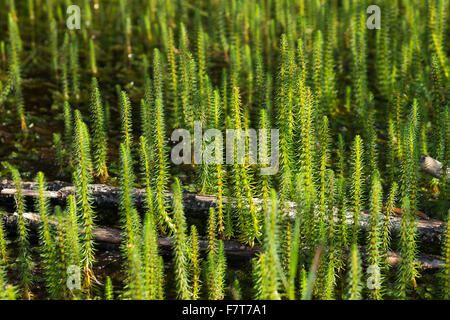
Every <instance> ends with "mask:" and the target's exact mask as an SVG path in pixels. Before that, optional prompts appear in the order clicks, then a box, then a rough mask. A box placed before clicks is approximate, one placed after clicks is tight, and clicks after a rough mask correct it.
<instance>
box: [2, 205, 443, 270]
mask: <svg viewBox="0 0 450 320" xmlns="http://www.w3.org/2000/svg"><path fill="white" fill-rule="evenodd" d="M0 218H3V220H4V224H5V226H6V228H7V229H15V228H16V226H17V219H18V214H17V213H3V214H1V215H0ZM24 218H25V219H26V220H27V222H28V227H29V230H31V231H32V232H34V233H37V231H38V228H39V225H40V224H41V217H40V216H39V215H37V214H34V213H29V212H26V213H24ZM49 224H50V225H52V226H57V224H58V223H57V222H56V221H53V220H50V219H49ZM93 232H94V236H95V241H96V242H97V244H99V245H100V246H99V247H100V248H108V249H118V248H119V246H120V244H121V242H122V239H123V238H122V231H121V230H120V229H117V228H104V227H103V228H101V227H97V228H95V229H94V231H93ZM105 244H106V245H107V246H105ZM158 244H159V247H160V249H162V250H167V251H168V250H172V248H173V245H174V243H173V239H172V238H170V237H160V238H158ZM108 245H109V246H108ZM199 248H200V251H203V252H206V251H207V250H208V241H207V240H203V239H199ZM224 249H225V253H226V255H227V256H228V257H230V258H242V259H250V258H252V257H253V256H254V255H255V254H256V253H257V252H259V251H260V250H261V246H260V245H255V246H253V247H250V246H247V245H244V244H241V243H239V242H237V241H231V240H226V241H224ZM360 250H361V252H362V256H363V257H364V256H365V250H364V249H363V248H361V249H360ZM347 254H348V253H347ZM418 259H419V261H420V263H421V267H422V268H423V269H428V270H432V269H440V268H442V266H443V261H442V260H441V259H440V258H439V257H437V256H434V255H428V254H420V255H419V257H418ZM400 261H401V257H400V255H399V254H397V253H395V252H392V251H390V252H388V263H389V264H390V265H392V266H396V265H398V264H399V263H400Z"/></svg>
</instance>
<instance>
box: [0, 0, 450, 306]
mask: <svg viewBox="0 0 450 320" xmlns="http://www.w3.org/2000/svg"><path fill="white" fill-rule="evenodd" d="M72 4H76V5H78V6H79V7H80V9H81V17H80V23H81V25H80V29H73V30H70V29H69V28H68V25H67V24H66V22H68V20H71V21H72V22H73V21H74V20H73V19H72V18H73V13H72V16H71V15H70V14H68V13H67V7H68V6H69V5H72ZM372 4H376V5H378V6H379V7H380V9H381V21H380V27H381V28H380V29H370V28H368V27H367V25H366V21H367V19H368V18H369V16H370V14H369V13H367V7H368V6H369V5H372ZM0 6H1V8H2V10H0V30H1V32H0V120H1V121H0V122H1V124H0V139H1V142H2V147H1V149H0V155H1V159H2V160H3V161H7V162H4V163H2V167H1V168H0V175H1V176H2V177H3V176H5V177H7V178H8V179H10V180H13V184H12V186H11V187H14V188H15V189H16V193H15V201H16V206H15V207H14V208H12V210H13V211H14V212H15V213H16V218H17V229H16V230H14V231H15V233H14V235H13V236H10V235H8V236H7V234H6V233H7V232H6V229H7V228H6V227H5V226H4V225H3V219H1V218H0V299H14V298H24V299H31V298H33V293H34V291H35V285H34V282H33V281H34V280H36V278H38V276H37V275H36V272H37V269H38V268H36V264H38V265H39V267H40V269H41V271H40V272H41V276H42V277H43V279H44V280H45V289H43V290H44V291H45V292H44V293H40V295H39V298H49V299H96V298H99V299H107V300H110V299H115V298H120V299H164V298H180V299H225V298H255V299H327V300H330V299H417V298H423V297H427V298H430V297H431V298H445V299H449V297H450V244H449V241H450V240H449V239H450V231H449V230H450V229H449V227H448V221H449V219H450V218H449V212H450V211H449V206H450V201H449V183H448V181H446V177H445V174H444V175H443V177H442V178H440V179H438V178H432V177H430V176H428V175H426V174H424V173H423V172H422V171H420V170H419V169H420V159H421V156H423V155H429V156H431V157H433V158H435V159H437V160H439V161H440V162H441V163H442V165H443V172H447V168H448V166H449V165H450V164H449V157H450V140H449V138H450V121H449V117H450V114H449V101H450V96H449V87H450V78H449V52H450V51H449V50H450V47H449V46H448V43H449V40H450V39H449V34H450V32H449V30H448V28H449V25H448V21H449V19H450V10H449V1H448V0H426V1H423V0H395V1H392V0H377V1H373V3H372V2H369V1H366V0H342V1H338V0H318V1H315V0H188V1H186V0H133V1H127V0H118V1H106V0H103V1H102V0H91V1H81V0H75V1H68V0H46V1H44V0H28V1H14V0H0ZM197 125H201V127H202V129H200V130H202V132H200V134H203V135H204V134H205V132H206V130H208V129H217V130H218V131H220V132H222V134H223V141H220V140H219V139H218V138H217V136H214V141H213V139H212V138H211V139H210V140H208V139H207V138H206V135H205V136H203V135H201V136H200V137H198V133H196V126H197ZM252 128H253V129H255V130H257V129H268V131H266V132H268V133H267V136H266V137H267V138H268V139H267V141H266V142H265V141H264V139H263V138H262V136H260V134H261V131H257V136H258V138H257V140H258V148H257V149H256V150H251V146H252V143H251V142H252V138H251V134H247V135H243V134H242V132H244V131H236V132H237V133H236V139H237V140H238V141H239V140H240V139H242V141H243V145H244V149H245V151H248V152H246V153H245V155H244V156H243V159H241V158H240V155H239V150H238V146H236V145H234V146H233V148H231V152H227V153H226V152H225V151H226V148H225V147H224V146H222V143H221V142H223V143H224V144H225V140H226V136H225V130H226V129H235V130H239V129H242V130H249V129H252ZM175 129H185V131H186V132H189V133H190V134H191V139H190V140H189V141H183V142H185V143H186V144H187V146H188V148H190V147H191V146H192V147H193V148H192V153H191V154H189V155H188V159H189V161H188V163H185V164H182V165H179V164H175V163H174V162H173V161H171V159H172V158H171V157H172V153H171V149H172V147H173V145H174V144H175V142H174V141H171V139H170V138H171V135H172V132H174V130H175ZM269 129H278V130H279V131H278V132H279V144H278V146H277V147H278V151H279V170H278V172H277V173H276V174H275V175H261V174H260V173H261V170H262V169H268V168H269V167H270V163H267V162H264V161H261V159H269V158H270V156H271V155H272V153H273V152H274V149H273V148H272V147H273V146H274V145H273V143H274V142H273V141H274V140H272V139H271V138H273V134H274V133H273V132H272V131H270V130H269ZM247 132H250V130H249V131H247ZM182 139H185V138H182ZM202 142H203V143H202ZM227 147H228V145H227ZM211 148H212V149H214V153H213V157H212V160H213V161H212V162H207V161H206V160H205V157H203V155H205V154H206V152H207V150H209V151H210V150H211ZM49 150H51V151H50V152H49ZM199 150H200V151H199ZM252 152H253V154H252ZM253 156H256V159H258V161H256V163H255V161H252V159H254V158H253ZM210 160H211V159H210ZM230 160H232V161H231V162H230ZM240 160H244V161H240ZM272 164H273V163H272ZM41 171H42V172H41ZM19 172H20V173H19ZM44 173H45V176H46V177H47V178H45V177H44ZM35 176H36V177H35ZM24 177H26V178H27V180H31V179H35V181H36V183H35V184H34V185H35V186H36V188H35V189H36V190H35V191H36V202H35V206H34V208H30V207H26V201H25V198H24V197H25V195H24V194H23V192H22V189H23V183H22V179H24ZM46 180H48V181H51V180H63V181H66V182H70V183H72V184H73V185H74V187H75V188H74V189H75V194H73V195H72V194H71V195H70V196H69V197H68V198H67V200H66V204H65V205H64V206H63V207H62V208H60V207H58V206H56V207H55V206H54V205H53V203H51V202H50V200H49V199H48V197H47V194H48V193H47V186H46V184H47V183H46ZM95 183H97V184H98V183H102V184H107V185H110V186H115V187H118V188H119V190H120V191H119V194H118V199H119V205H118V208H117V209H111V210H110V209H109V208H108V210H105V209H103V208H99V207H97V206H96V204H95V203H96V199H94V198H93V189H92V186H91V185H92V184H95ZM138 188H139V189H140V191H137V189H138ZM185 191H189V192H193V193H197V194H199V195H212V196H215V201H214V203H213V205H212V207H210V208H206V210H204V211H205V213H204V214H203V215H202V216H201V217H202V218H201V219H199V218H198V216H196V217H194V218H192V217H191V215H190V211H189V210H190V208H189V206H187V205H186V203H185V202H184V192H185ZM136 193H139V194H140V195H143V198H142V199H143V201H142V202H143V205H142V206H138V204H137V202H136V196H135V195H136ZM60 205H61V204H60ZM27 209H28V210H29V211H30V212H35V213H37V214H38V217H39V218H38V219H39V223H40V224H39V229H38V237H37V238H38V239H37V240H36V241H37V245H38V246H39V250H38V255H32V254H31V253H32V248H33V245H34V243H30V237H29V233H30V230H29V228H28V222H27V221H28V220H27V219H28V218H27V214H29V213H28V212H27V211H26V210H27ZM204 209H205V208H204ZM2 211H4V210H3V208H2ZM206 211H207V212H206ZM418 211H421V212H426V213H427V214H429V215H430V216H431V218H435V219H439V220H441V221H446V222H447V227H446V231H445V232H446V238H445V241H444V242H443V243H442V248H440V251H439V252H427V250H428V248H427V247H426V245H423V244H420V243H419V242H418V232H417V223H416V220H417V219H418V215H417V214H416V213H417V212H418ZM399 215H400V216H399ZM2 216H3V213H2V214H1V215H0V217H2ZM394 219H395V220H396V221H397V222H398V225H399V229H400V231H399V232H398V233H397V234H395V235H394V234H393V232H391V231H392V230H391V227H392V221H393V220H394ZM200 220H201V221H200ZM100 225H107V226H108V227H111V226H114V227H120V228H121V236H122V242H121V245H120V270H119V271H118V272H114V273H112V272H111V273H110V272H109V271H108V270H102V268H101V267H100V268H98V267H99V266H100V264H101V263H102V262H101V261H102V258H101V254H102V250H103V249H102V247H101V246H99V245H98V243H97V241H96V236H97V234H96V228H97V227H99V226H100ZM161 241H163V242H164V241H166V242H167V241H168V242H169V243H170V247H171V251H170V254H163V252H162V250H161V245H160V244H161ZM230 241H238V242H240V244H241V245H246V246H247V247H252V248H256V249H257V251H258V252H257V254H256V256H254V257H252V260H251V262H249V263H247V265H246V268H248V269H251V272H248V270H245V271H243V270H238V271H236V269H239V268H240V267H242V266H241V265H239V267H238V268H237V267H236V265H233V263H232V261H231V259H228V252H227V250H228V248H229V246H230V245H233V244H235V242H230ZM11 243H14V246H13V245H12V244H11ZM13 251H17V254H16V253H14V257H16V256H17V258H16V262H13V258H12V254H13ZM393 251H395V252H397V253H398V255H399V259H398V263H397V265H396V266H395V267H393V266H391V264H392V263H390V261H391V260H390V259H389V257H390V255H391V254H392V253H393ZM428 253H433V254H435V255H440V257H439V258H440V259H441V260H442V268H441V270H440V272H436V273H427V272H428V271H427V270H425V269H424V268H423V266H422V265H421V263H420V254H428ZM118 259H119V258H118ZM73 268H75V269H73ZM241 269H242V268H241ZM71 270H72V271H73V270H78V271H80V278H81V286H80V287H79V288H76V289H73V288H71V287H68V286H67V284H66V280H67V279H70V277H71V276H72V271H71ZM7 271H10V272H9V273H14V272H17V274H18V275H19V276H18V277H17V279H19V280H18V281H17V283H14V286H12V283H13V282H11V281H10V280H11V279H10V274H9V273H8V272H7ZM242 272H244V273H247V274H246V277H241V278H240V277H238V276H237V275H238V274H240V273H242ZM421 275H426V276H429V279H433V281H434V282H436V283H437V284H436V283H434V282H433V284H432V288H431V289H430V288H429V287H428V286H427V285H428V284H427V283H424V282H421V280H420V279H421V278H420V277H421ZM436 279H437V280H436ZM373 281H374V282H373ZM369 283H370V284H372V285H370V284H369Z"/></svg>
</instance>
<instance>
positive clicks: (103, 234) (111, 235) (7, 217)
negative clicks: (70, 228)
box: [0, 212, 260, 257]
mask: <svg viewBox="0 0 450 320" xmlns="http://www.w3.org/2000/svg"><path fill="white" fill-rule="evenodd" d="M23 216H24V218H25V219H26V220H27V223H28V228H29V230H30V231H31V232H32V233H33V234H34V235H36V234H37V232H38V230H39V226H40V225H41V224H42V220H41V217H40V216H39V215H38V214H35V213H30V212H25V213H24V214H23ZM18 217H19V215H18V213H3V214H0V218H1V219H3V222H4V225H5V227H6V228H7V230H10V231H12V232H15V230H16V226H17V220H18ZM49 224H50V225H51V226H53V227H56V226H57V225H58V222H56V221H54V220H51V219H49ZM93 233H94V237H95V241H96V243H97V244H98V245H99V247H100V248H106V249H119V248H120V244H121V243H122V238H123V237H122V230H120V229H117V228H110V227H97V228H94V230H93ZM198 243H199V248H200V250H201V251H207V250H208V245H209V243H208V241H207V240H202V239H199V241H198ZM158 244H159V247H160V248H161V249H162V250H171V249H172V247H173V239H172V238H170V237H160V238H158ZM224 249H225V251H226V253H227V255H231V256H235V257H240V256H241V257H252V256H253V255H254V254H255V253H256V252H258V251H259V250H260V246H259V245H255V246H254V247H250V246H246V245H244V244H241V243H239V242H238V241H233V240H227V241H224Z"/></svg>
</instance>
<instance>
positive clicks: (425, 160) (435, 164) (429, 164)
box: [420, 156, 450, 180]
mask: <svg viewBox="0 0 450 320" xmlns="http://www.w3.org/2000/svg"><path fill="white" fill-rule="evenodd" d="M442 167H443V165H442V163H441V162H439V161H438V160H436V159H433V158H432V157H430V156H422V158H421V159H420V168H421V169H422V171H424V172H426V173H428V174H430V175H432V176H433V177H435V178H438V179H442ZM449 179H450V168H447V173H446V175H445V180H449Z"/></svg>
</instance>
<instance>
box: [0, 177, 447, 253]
mask: <svg viewBox="0 0 450 320" xmlns="http://www.w3.org/2000/svg"><path fill="white" fill-rule="evenodd" d="M22 188H23V190H22V193H23V195H24V196H26V197H37V196H39V192H38V191H37V190H36V189H37V184H36V183H35V182H23V183H22ZM89 188H90V190H91V196H92V199H93V200H94V203H95V205H96V206H97V207H117V206H118V205H119V199H120V188H117V187H112V186H108V185H102V184H93V185H90V186H89ZM15 193H16V189H15V188H14V184H13V183H12V182H9V181H3V182H1V183H0V199H2V200H4V201H10V202H11V201H13V199H14V198H13V196H14V194H15ZM70 194H75V188H74V187H73V186H72V185H69V184H67V183H64V182H53V183H49V184H48V185H47V191H45V193H44V195H45V196H46V197H48V198H51V199H53V200H54V201H56V202H58V203H59V204H62V205H64V204H65V201H66V198H67V197H68V196H69V195H70ZM172 197H173V196H172V194H171V193H167V194H166V199H167V202H168V203H170V202H171V201H172ZM134 201H135V204H136V205H137V207H142V206H143V205H144V203H145V190H143V189H135V190H134ZM234 201H235V199H233V198H231V199H228V198H227V197H224V198H223V202H224V205H226V204H227V203H228V202H231V203H233V202H234ZM253 201H254V202H255V204H256V205H258V206H260V205H261V202H262V200H261V199H258V198H254V199H253ZM11 204H12V202H11ZM216 204H217V197H216V196H211V195H198V194H194V193H184V194H183V205H184V208H185V212H186V215H188V216H191V217H198V218H206V217H208V216H209V208H210V207H215V206H216ZM287 207H288V208H289V216H290V218H291V219H292V220H293V219H295V216H296V211H297V210H296V204H295V203H293V202H288V203H287ZM394 213H396V214H397V215H401V209H398V208H397V209H396V210H395V212H394ZM352 215H353V214H352V213H351V212H347V213H346V216H347V220H346V222H347V223H348V224H351V223H352V222H353V221H352ZM397 215H394V216H392V217H391V231H392V233H393V235H397V234H399V233H400V230H401V218H400V217H399V216H397ZM417 215H418V216H419V217H420V218H421V219H417V220H416V227H417V235H418V241H419V243H421V244H424V245H426V246H427V252H430V253H440V252H441V248H442V244H443V241H444V237H445V230H446V225H445V222H443V221H440V220H434V219H429V218H428V217H427V216H426V215H425V214H423V213H422V212H420V211H418V212H417ZM360 217H361V218H360V222H359V223H360V228H361V229H362V230H368V228H369V222H370V215H369V214H368V213H366V212H364V211H362V212H361V214H360Z"/></svg>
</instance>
